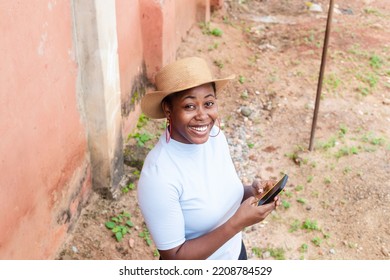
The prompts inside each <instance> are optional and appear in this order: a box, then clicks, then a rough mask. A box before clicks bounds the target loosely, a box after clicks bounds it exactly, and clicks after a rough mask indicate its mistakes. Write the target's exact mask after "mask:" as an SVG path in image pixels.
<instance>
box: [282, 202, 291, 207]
mask: <svg viewBox="0 0 390 280" xmlns="http://www.w3.org/2000/svg"><path fill="white" fill-rule="evenodd" d="M282 206H283V207H284V209H288V208H290V206H291V205H290V203H289V202H288V201H286V200H282Z"/></svg>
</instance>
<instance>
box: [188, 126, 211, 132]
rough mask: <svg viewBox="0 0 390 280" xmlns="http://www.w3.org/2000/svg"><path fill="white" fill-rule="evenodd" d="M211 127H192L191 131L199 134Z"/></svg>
mask: <svg viewBox="0 0 390 280" xmlns="http://www.w3.org/2000/svg"><path fill="white" fill-rule="evenodd" d="M208 127H209V126H208V125H203V126H190V129H192V130H195V131H197V132H205V131H206V130H207V128H208Z"/></svg>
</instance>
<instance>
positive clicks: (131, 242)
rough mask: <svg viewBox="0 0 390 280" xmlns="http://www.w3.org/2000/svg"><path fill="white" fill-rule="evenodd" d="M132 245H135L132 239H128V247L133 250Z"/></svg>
mask: <svg viewBox="0 0 390 280" xmlns="http://www.w3.org/2000/svg"><path fill="white" fill-rule="evenodd" d="M134 244H135V241H134V239H133V238H130V239H129V246H130V248H134Z"/></svg>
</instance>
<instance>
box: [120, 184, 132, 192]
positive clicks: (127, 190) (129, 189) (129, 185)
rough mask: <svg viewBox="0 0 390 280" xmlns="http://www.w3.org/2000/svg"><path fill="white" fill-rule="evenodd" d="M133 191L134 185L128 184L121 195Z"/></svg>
mask: <svg viewBox="0 0 390 280" xmlns="http://www.w3.org/2000/svg"><path fill="white" fill-rule="evenodd" d="M134 189H135V184H134V183H129V184H128V185H127V186H125V187H123V188H122V193H128V192H129V191H131V190H134Z"/></svg>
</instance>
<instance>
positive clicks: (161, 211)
mask: <svg viewBox="0 0 390 280" xmlns="http://www.w3.org/2000/svg"><path fill="white" fill-rule="evenodd" d="M169 173H170V171H169V170H161V169H160V168H159V167H158V166H157V165H154V164H151V165H148V164H147V162H145V164H144V167H143V169H142V172H141V176H140V180H139V182H138V203H139V206H140V209H141V212H142V215H143V217H144V219H145V223H146V225H147V227H148V229H149V232H150V234H151V236H152V238H153V241H154V243H155V244H156V247H157V248H158V249H159V250H169V249H172V248H175V247H177V246H179V245H181V244H183V243H184V242H185V224H184V217H183V213H182V211H181V207H180V203H179V198H180V189H179V188H178V186H177V185H175V183H174V182H173V181H172V179H170V177H172V176H169Z"/></svg>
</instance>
